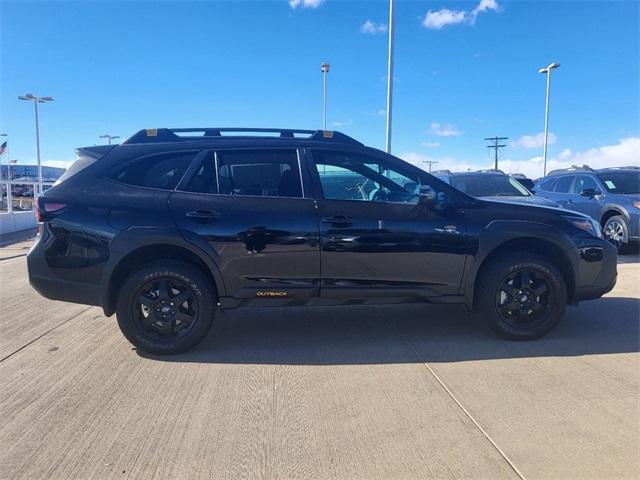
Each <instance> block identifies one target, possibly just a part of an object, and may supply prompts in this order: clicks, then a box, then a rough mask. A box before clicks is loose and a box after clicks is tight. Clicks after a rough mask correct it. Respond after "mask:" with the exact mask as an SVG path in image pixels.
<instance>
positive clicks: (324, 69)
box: [320, 62, 331, 73]
mask: <svg viewBox="0 0 640 480" xmlns="http://www.w3.org/2000/svg"><path fill="white" fill-rule="evenodd" d="M330 67H331V65H329V64H328V63H327V62H323V63H321V64H320V71H321V72H322V73H329V68H330Z"/></svg>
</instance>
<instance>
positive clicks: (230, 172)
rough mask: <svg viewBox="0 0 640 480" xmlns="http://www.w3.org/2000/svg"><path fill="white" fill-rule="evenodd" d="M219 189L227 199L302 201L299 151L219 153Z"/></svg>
mask: <svg viewBox="0 0 640 480" xmlns="http://www.w3.org/2000/svg"><path fill="white" fill-rule="evenodd" d="M218 186H219V188H220V192H219V193H221V194H225V195H254V196H257V197H302V185H301V183H300V169H299V168H298V154H297V152H296V151H295V150H260V151H258V150H254V151H235V152H219V153H218Z"/></svg>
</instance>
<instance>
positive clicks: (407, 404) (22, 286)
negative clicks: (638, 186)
mask: <svg viewBox="0 0 640 480" xmlns="http://www.w3.org/2000/svg"><path fill="white" fill-rule="evenodd" d="M623 258H624V257H623ZM619 271H620V279H619V283H618V285H617V287H616V289H615V290H614V291H613V292H611V293H610V294H609V295H607V297H606V298H604V299H601V300H597V301H592V302H584V303H583V304H581V305H580V306H579V307H577V308H569V309H568V311H567V315H566V317H565V319H564V321H563V323H562V324H561V325H560V327H559V328H558V329H557V330H556V331H555V332H553V333H552V334H551V335H550V336H548V337H546V338H544V339H542V340H539V341H536V342H507V341H504V340H500V339H497V338H495V337H493V336H491V335H490V334H488V333H486V332H485V330H484V329H483V328H482V327H481V326H480V325H479V323H478V322H477V321H476V320H474V319H473V318H471V317H469V316H468V315H466V313H465V311H464V309H462V308H458V307H448V306H417V305H414V306H402V307H384V308H380V307H355V308H313V309H302V308H296V309H286V310H285V309H272V310H258V309H251V310H244V311H232V312H227V313H225V314H223V315H221V316H220V317H219V318H218V320H217V322H216V324H215V326H214V328H213V329H212V332H211V335H210V336H209V337H208V339H207V340H206V341H205V342H204V343H203V344H202V345H201V346H200V347H198V348H197V349H196V350H195V351H194V352H192V353H189V354H186V355H180V356H174V357H151V356H147V355H142V354H140V353H138V352H136V351H135V350H134V349H133V348H132V347H131V345H130V344H128V343H127V342H126V340H125V339H124V338H123V337H122V335H121V334H120V332H119V330H118V328H117V325H116V323H115V319H114V318H105V317H104V316H103V315H102V313H101V310H100V309H98V308H94V307H84V306H81V305H70V304H65V303H60V302H52V301H48V300H45V299H43V298H41V297H40V296H39V295H37V294H36V293H35V291H33V290H31V288H30V287H29V285H28V282H27V279H26V266H25V259H24V257H20V258H14V259H9V260H2V261H0V282H1V283H0V285H1V287H0V301H1V302H2V305H3V309H2V311H1V312H0V328H1V329H2V330H0V331H1V332H2V333H1V334H0V358H1V359H2V361H1V362H0V382H1V384H2V389H1V390H0V414H1V418H2V419H3V420H2V427H1V428H0V445H2V449H0V478H7V479H17V478H25V479H35V478H42V479H44V478H47V479H50V478H60V479H62V478H64V479H69V478H83V479H84V478H100V479H102V478H185V479H187V478H188V479H194V478H211V479H214V478H215V479H217V478H233V479H236V478H283V479H288V478H319V479H325V478H366V479H372V478H380V479H387V478H420V479H423V478H519V477H521V478H527V479H533V478H562V479H565V478H566V479H568V478H637V477H638V472H639V471H640V433H639V431H640V424H639V421H640V420H639V419H640V404H639V399H640V396H639V394H640V368H638V367H640V363H639V362H640V356H639V354H638V351H639V338H640V335H639V333H640V332H639V321H640V302H639V298H640V292H639V291H638V290H639V287H638V285H639V283H638V276H639V274H640V264H639V263H638V262H637V257H631V258H630V260H629V261H628V262H627V263H624V264H621V265H620V266H619Z"/></svg>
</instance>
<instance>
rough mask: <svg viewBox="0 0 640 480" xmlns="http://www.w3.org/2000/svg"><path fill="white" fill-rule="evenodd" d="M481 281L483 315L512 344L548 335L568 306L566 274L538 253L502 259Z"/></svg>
mask: <svg viewBox="0 0 640 480" xmlns="http://www.w3.org/2000/svg"><path fill="white" fill-rule="evenodd" d="M525 272H528V273H525ZM527 279H528V283H527ZM478 281H479V284H478V286H477V289H478V290H477V292H478V295H477V297H476V299H477V302H476V305H477V307H478V311H479V313H480V314H481V316H482V318H483V320H484V321H485V322H486V324H487V325H488V326H489V328H491V330H493V331H494V332H495V333H497V334H498V335H500V336H502V337H504V338H508V339H510V340H533V339H536V338H540V337H542V336H544V335H546V334H547V333H549V332H550V331H551V330H553V329H554V328H555V327H556V326H557V325H558V323H560V320H561V319H562V316H563V314H564V311H565V309H566V306H567V288H566V285H565V281H564V278H563V276H562V274H561V273H560V271H559V270H558V269H557V268H556V267H555V266H554V265H553V264H552V263H551V262H549V261H548V260H546V259H545V258H544V257H542V256H539V255H536V254H534V253H529V252H521V253H511V254H508V255H506V256H504V257H502V258H498V259H496V260H494V261H493V262H492V263H491V264H489V265H488V266H487V268H486V269H485V270H484V271H483V272H482V275H481V276H480V278H479V279H478ZM527 285H528V286H527Z"/></svg>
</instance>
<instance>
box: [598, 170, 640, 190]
mask: <svg viewBox="0 0 640 480" xmlns="http://www.w3.org/2000/svg"><path fill="white" fill-rule="evenodd" d="M598 177H599V178H600V180H602V183H603V184H604V188H606V189H607V190H608V191H609V192H611V193H621V194H623V195H624V194H630V193H636V194H637V193H640V172H633V171H631V172H630V171H626V172H606V173H598Z"/></svg>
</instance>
